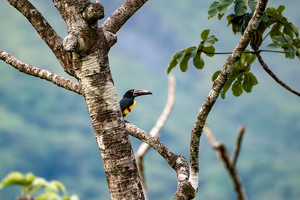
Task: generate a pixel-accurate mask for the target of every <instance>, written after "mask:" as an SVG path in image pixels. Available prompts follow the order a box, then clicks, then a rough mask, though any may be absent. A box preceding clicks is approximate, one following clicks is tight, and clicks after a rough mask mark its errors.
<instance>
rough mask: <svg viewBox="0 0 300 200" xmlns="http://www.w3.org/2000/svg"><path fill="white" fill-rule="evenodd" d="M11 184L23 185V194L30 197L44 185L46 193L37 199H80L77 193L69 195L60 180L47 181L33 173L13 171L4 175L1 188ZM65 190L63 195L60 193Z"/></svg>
mask: <svg viewBox="0 0 300 200" xmlns="http://www.w3.org/2000/svg"><path fill="white" fill-rule="evenodd" d="M9 185H20V186H23V188H22V190H21V194H22V195H23V196H26V197H28V198H31V197H33V196H34V194H35V193H36V192H37V191H39V190H40V189H41V188H42V187H44V193H42V194H41V195H39V196H38V197H36V198H35V200H79V197H78V196H77V195H72V196H70V197H69V196H68V193H67V190H66V188H65V186H64V185H63V184H62V183H61V182H59V181H50V182H48V181H46V180H45V179H44V178H41V177H35V176H34V174H32V173H27V174H25V175H23V174H21V173H20V172H11V173H9V174H8V175H7V176H6V177H4V178H3V179H2V181H1V183H0V190H1V189H2V188H4V187H6V186H9ZM59 191H62V192H63V196H60V195H59Z"/></svg>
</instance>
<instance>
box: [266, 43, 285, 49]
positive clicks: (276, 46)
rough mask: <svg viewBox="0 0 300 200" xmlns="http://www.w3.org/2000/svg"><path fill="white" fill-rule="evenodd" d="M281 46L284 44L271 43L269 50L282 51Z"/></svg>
mask: <svg viewBox="0 0 300 200" xmlns="http://www.w3.org/2000/svg"><path fill="white" fill-rule="evenodd" d="M281 46H282V44H279V43H271V44H269V45H268V46H267V47H268V48H269V49H280V48H281Z"/></svg>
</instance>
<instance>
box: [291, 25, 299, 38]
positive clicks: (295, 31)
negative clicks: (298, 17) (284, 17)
mask: <svg viewBox="0 0 300 200" xmlns="http://www.w3.org/2000/svg"><path fill="white" fill-rule="evenodd" d="M291 26H292V28H293V30H294V33H295V35H296V37H297V38H298V37H299V29H298V27H297V26H296V25H294V24H292V25H291Z"/></svg>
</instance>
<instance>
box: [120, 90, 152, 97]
mask: <svg viewBox="0 0 300 200" xmlns="http://www.w3.org/2000/svg"><path fill="white" fill-rule="evenodd" d="M147 94H152V92H150V91H148V90H135V89H131V90H128V91H127V92H126V93H125V94H124V96H123V98H134V97H138V96H142V95H147Z"/></svg>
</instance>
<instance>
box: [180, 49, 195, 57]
mask: <svg viewBox="0 0 300 200" xmlns="http://www.w3.org/2000/svg"><path fill="white" fill-rule="evenodd" d="M196 53H197V48H196V47H195V46H192V47H188V48H187V49H186V50H185V51H184V54H183V57H185V56H187V55H189V56H191V57H192V58H193V57H194V56H195V55H196Z"/></svg>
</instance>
